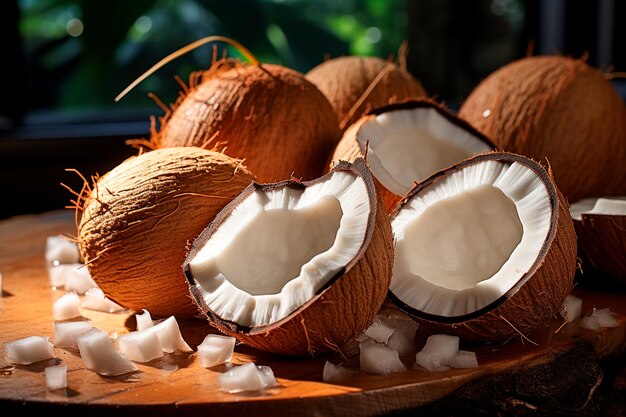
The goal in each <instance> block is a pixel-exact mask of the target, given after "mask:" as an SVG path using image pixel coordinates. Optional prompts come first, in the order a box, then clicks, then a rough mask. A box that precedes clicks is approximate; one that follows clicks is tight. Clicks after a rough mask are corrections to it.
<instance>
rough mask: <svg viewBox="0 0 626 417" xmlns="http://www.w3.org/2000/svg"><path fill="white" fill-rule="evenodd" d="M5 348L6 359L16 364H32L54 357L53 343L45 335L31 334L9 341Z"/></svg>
mask: <svg viewBox="0 0 626 417" xmlns="http://www.w3.org/2000/svg"><path fill="white" fill-rule="evenodd" d="M4 349H5V358H6V361H7V362H9V363H14V364H16V365H30V364H31V363H34V362H39V361H43V360H46V359H50V358H53V357H54V348H53V347H52V343H50V339H48V338H47V337H44V336H29V337H25V338H23V339H18V340H14V341H12V342H7V343H6V344H5V345H4Z"/></svg>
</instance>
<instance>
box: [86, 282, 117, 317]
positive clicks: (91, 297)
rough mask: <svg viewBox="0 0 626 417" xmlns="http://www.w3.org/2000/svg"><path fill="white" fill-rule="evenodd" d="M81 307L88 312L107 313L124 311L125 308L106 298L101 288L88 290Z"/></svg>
mask: <svg viewBox="0 0 626 417" xmlns="http://www.w3.org/2000/svg"><path fill="white" fill-rule="evenodd" d="M81 306H82V307H83V308H86V309H88V310H95V311H104V312H105V313H115V312H116V311H120V310H123V309H124V307H122V306H120V305H119V304H117V303H114V302H113V301H111V300H109V299H108V298H106V296H105V295H104V292H103V291H102V290H101V289H100V288H90V289H88V290H87V292H86V293H85V296H84V297H83V302H82V303H81Z"/></svg>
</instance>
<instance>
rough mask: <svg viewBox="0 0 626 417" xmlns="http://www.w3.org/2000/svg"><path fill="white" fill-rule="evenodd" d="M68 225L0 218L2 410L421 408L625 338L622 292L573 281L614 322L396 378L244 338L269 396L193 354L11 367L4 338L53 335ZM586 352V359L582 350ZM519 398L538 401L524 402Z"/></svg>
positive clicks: (118, 324) (189, 329)
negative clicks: (52, 274) (330, 371)
mask: <svg viewBox="0 0 626 417" xmlns="http://www.w3.org/2000/svg"><path fill="white" fill-rule="evenodd" d="M73 232H74V222H73V218H72V215H71V213H69V212H50V213H44V214H41V215H31V216H20V217H15V218H12V219H8V220H4V221H2V222H0V272H1V273H2V276H3V288H4V291H3V294H2V298H0V410H16V409H17V410H24V411H28V410H34V411H38V412H39V411H40V412H49V411H52V414H55V413H63V415H72V414H81V415H84V414H85V413H86V412H88V413H90V415H95V414H110V413H114V414H115V415H116V416H119V415H131V414H133V415H144V414H145V415H186V416H187V415H191V414H205V415H209V414H210V415H220V416H222V415H245V416H252V415H272V416H278V415H298V416H300V415H310V416H314V415H350V416H372V415H382V414H386V413H390V412H398V411H406V410H413V409H417V408H420V407H421V408H423V407H424V406H426V405H428V404H432V403H433V402H436V401H437V400H440V399H442V398H444V397H446V396H449V395H451V394H454V393H455V392H457V391H458V390H459V388H460V387H462V386H464V385H465V386H467V385H466V384H475V383H477V382H480V381H491V380H492V379H493V377H494V376H502V375H507V374H511V373H514V372H517V371H518V370H519V369H530V368H532V367H533V366H543V365H545V364H546V363H550V362H551V361H557V360H559V358H562V357H563V354H564V353H567V352H573V351H574V350H575V349H577V348H578V347H580V345H581V341H582V342H583V344H585V345H586V346H589V347H590V348H591V349H589V350H590V351H591V350H593V357H594V358H595V357H598V358H603V357H607V356H611V355H615V354H616V353H619V352H623V351H624V348H625V345H626V336H625V335H626V302H625V298H626V297H625V295H624V293H620V292H614V291H611V292H609V291H598V290H591V289H588V288H583V287H582V286H577V287H576V288H575V290H574V293H575V295H577V296H579V297H581V298H582V299H583V302H584V304H583V311H584V312H586V311H588V310H590V309H591V308H592V307H594V306H595V307H598V308H604V307H610V308H611V310H612V311H613V312H615V313H617V314H616V318H617V319H618V321H619V324H620V325H619V327H616V328H611V329H602V330H600V331H597V332H591V331H587V330H583V329H580V328H579V326H578V323H572V324H569V325H567V326H563V327H562V326H561V324H562V321H560V320H557V319H555V320H553V321H551V322H549V323H546V325H545V326H543V327H542V328H541V329H539V330H538V331H537V332H536V334H533V335H532V337H531V339H532V342H530V341H523V340H512V341H509V342H507V343H504V344H487V345H485V344H483V345H479V344H473V345H472V344H467V343H462V348H464V349H468V350H473V351H475V352H476V353H477V356H478V362H479V367H478V368H475V369H465V370H460V369H456V370H449V371H446V372H440V373H428V372H425V371H421V370H414V369H411V370H409V371H407V372H405V373H401V374H396V375H391V376H381V375H369V374H363V373H360V374H356V375H355V376H353V377H351V378H349V379H347V380H345V381H343V382H342V383H341V385H339V384H328V383H324V382H322V369H323V367H324V363H325V361H326V360H328V359H333V360H336V359H337V357H336V356H330V355H329V356H321V357H318V358H286V357H279V356H275V355H270V354H267V353H263V352H260V351H256V350H254V349H251V348H247V347H245V346H242V345H238V346H237V347H236V349H235V351H236V353H235V356H234V360H233V361H234V363H245V362H249V361H254V362H256V363H257V364H258V365H268V366H270V367H272V369H273V371H274V373H275V375H276V376H277V378H278V381H279V382H280V387H278V388H276V389H272V390H271V391H269V392H265V393H262V394H258V393H257V394H245V395H244V394H238V395H235V394H228V393H224V392H222V391H220V390H219V388H218V385H217V381H216V378H217V376H218V375H219V373H220V372H223V371H224V369H225V368H224V367H217V368H214V369H204V368H202V367H200V365H199V360H198V358H197V355H196V354H182V355H166V356H165V357H164V358H163V359H162V360H157V361H155V362H152V363H150V364H147V365H141V364H140V365H138V366H139V368H140V371H139V372H137V373H135V374H131V375H127V376H121V377H102V376H100V375H98V374H96V373H94V372H92V371H89V370H87V369H85V367H84V366H83V363H82V360H81V358H80V356H79V355H78V353H77V352H73V351H68V350H64V349H55V354H56V359H52V360H49V361H43V362H40V363H35V364H33V365H28V366H17V367H13V366H11V365H9V364H7V363H6V361H5V359H4V343H5V342H7V341H10V340H14V339H19V338H22V337H26V336H31V335H42V336H49V337H51V338H52V335H53V320H52V315H51V308H52V303H53V302H54V301H55V300H56V299H57V298H58V297H60V296H61V295H62V294H63V293H62V291H58V290H53V289H51V288H50V286H49V280H48V275H47V269H46V264H45V261H44V258H43V256H44V246H45V239H46V237H47V236H50V235H54V234H58V233H70V234H71V233H73ZM84 316H85V317H87V318H89V319H91V320H92V321H93V323H94V325H95V326H96V327H99V328H101V329H104V330H106V331H108V332H117V333H118V334H121V333H124V332H128V331H131V330H134V329H135V322H134V312H132V311H127V310H124V311H123V312H122V313H117V314H106V313H100V312H95V311H89V310H84ZM338 319H339V318H338ZM179 324H180V327H181V330H182V333H183V336H184V338H185V340H186V341H187V342H188V343H189V345H190V346H192V347H194V348H195V347H196V346H197V345H198V344H199V343H200V342H201V341H202V339H203V338H204V336H205V335H206V334H208V333H210V332H213V331H212V329H211V328H210V327H209V325H208V323H207V322H206V321H205V320H202V319H186V320H181V319H179ZM557 330H558V331H557ZM428 334H429V333H428V331H427V330H426V329H421V330H420V331H419V332H418V335H417V338H416V347H418V348H421V345H423V343H424V341H425V338H426V337H427V336H428ZM412 360H414V356H410V357H408V358H406V364H407V365H408V366H410V365H411V364H412V363H411V362H412ZM583 360H588V358H581V359H580V361H583ZM57 363H61V364H63V365H66V366H67V368H68V388H67V389H64V390H56V391H48V390H47V389H46V385H45V379H44V372H43V370H44V368H45V367H46V366H49V365H51V364H57ZM581 365H584V364H583V363H581ZM573 371H574V372H575V371H576V370H575V369H574V370H573ZM562 377H564V378H567V377H568V376H567V375H563V376H562ZM490 378H492V379H490ZM600 380H601V377H600V379H598V380H591V381H588V382H589V384H590V385H589V386H590V387H591V389H590V390H589V398H591V397H592V394H593V391H594V390H595V388H596V387H597V386H598V384H599V381H600ZM489 389H493V390H497V389H498V387H497V386H492V387H490V388H489ZM514 400H515V401H518V402H520V401H521V400H516V399H514ZM587 402H588V401H587ZM520 403H522V404H523V405H524V406H525V407H534V406H533V405H532V404H530V403H529V402H528V401H521V402H520ZM515 404H518V403H515ZM529 404H530V405H529ZM586 404H587V403H585V404H584V405H586ZM518 405H519V404H518ZM2 414H3V415H5V414H4V413H2Z"/></svg>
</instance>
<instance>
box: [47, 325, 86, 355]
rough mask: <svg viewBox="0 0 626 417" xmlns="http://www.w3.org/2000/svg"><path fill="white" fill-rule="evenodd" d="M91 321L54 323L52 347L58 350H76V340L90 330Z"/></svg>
mask: <svg viewBox="0 0 626 417" xmlns="http://www.w3.org/2000/svg"><path fill="white" fill-rule="evenodd" d="M92 327H93V325H92V324H91V321H89V320H85V321H65V322H58V323H54V345H55V346H56V347H60V348H67V349H78V345H77V344H76V340H77V339H78V336H80V335H81V334H83V333H85V332H87V331H89V330H91V328H92Z"/></svg>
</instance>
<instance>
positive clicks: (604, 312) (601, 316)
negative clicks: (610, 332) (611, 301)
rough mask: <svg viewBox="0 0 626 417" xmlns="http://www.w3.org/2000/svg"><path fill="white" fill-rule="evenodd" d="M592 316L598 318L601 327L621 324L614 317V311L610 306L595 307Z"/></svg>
mask: <svg viewBox="0 0 626 417" xmlns="http://www.w3.org/2000/svg"><path fill="white" fill-rule="evenodd" d="M591 316H592V317H595V318H596V320H598V325H599V326H600V327H617V326H619V324H618V323H617V320H615V317H613V313H611V310H610V309H609V308H602V309H595V308H594V309H593V313H591Z"/></svg>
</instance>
